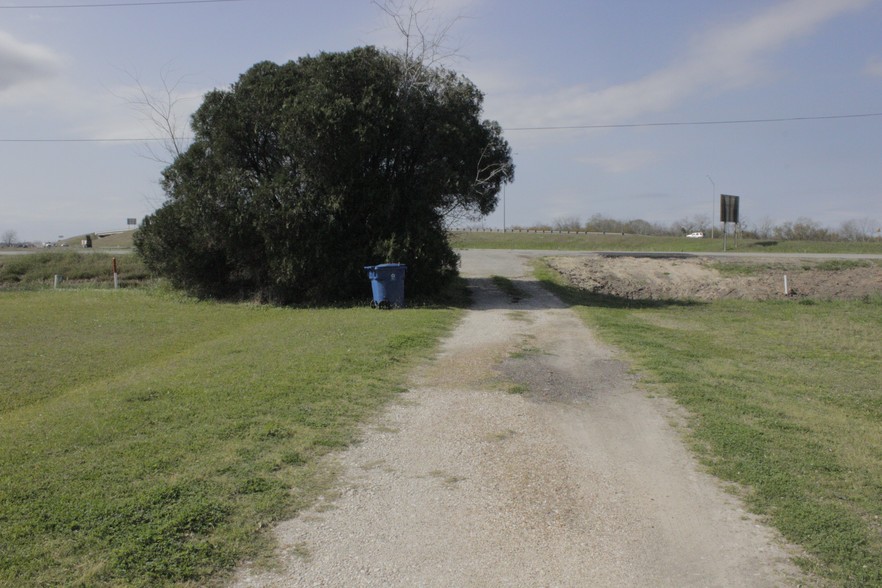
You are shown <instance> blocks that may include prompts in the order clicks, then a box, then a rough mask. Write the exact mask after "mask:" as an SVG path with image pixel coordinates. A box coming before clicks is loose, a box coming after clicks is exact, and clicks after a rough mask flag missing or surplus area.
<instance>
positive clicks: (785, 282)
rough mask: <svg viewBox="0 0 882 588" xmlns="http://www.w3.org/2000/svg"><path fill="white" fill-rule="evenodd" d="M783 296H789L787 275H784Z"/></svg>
mask: <svg viewBox="0 0 882 588" xmlns="http://www.w3.org/2000/svg"><path fill="white" fill-rule="evenodd" d="M784 296H790V289H789V288H788V287H787V274H784Z"/></svg>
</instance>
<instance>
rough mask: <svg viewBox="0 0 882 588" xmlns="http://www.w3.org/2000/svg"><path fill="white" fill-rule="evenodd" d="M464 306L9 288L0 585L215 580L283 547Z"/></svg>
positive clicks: (5, 297)
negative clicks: (364, 429)
mask: <svg viewBox="0 0 882 588" xmlns="http://www.w3.org/2000/svg"><path fill="white" fill-rule="evenodd" d="M458 314H459V311H457V310H455V309H443V308H434V309H433V308H422V309H405V310H399V311H394V312H380V311H372V310H370V309H368V308H366V307H365V308H345V309H316V310H293V309H285V308H271V307H262V306H254V305H241V304H240V305H232V304H214V303H199V302H195V301H192V300H189V299H186V298H183V297H179V296H176V295H170V294H162V293H161V292H159V291H147V290H141V289H127V290H119V291H113V290H102V289H94V288H93V289H85V288H84V289H76V290H64V291H53V290H42V291H36V292H34V291H12V292H0V332H2V333H3V339H2V342H0V357H2V358H3V361H2V362H0V383H2V390H0V447H3V451H2V452H0V532H2V538H0V585H4V586H33V585H82V586H100V585H105V586H116V585H134V586H154V585H193V584H199V585H202V584H204V583H207V582H209V581H213V580H215V579H218V578H222V577H223V575H224V573H225V572H226V571H228V570H230V569H231V568H232V567H233V566H235V565H236V563H237V562H240V561H242V560H243V558H259V557H260V556H261V555H266V554H267V553H268V552H269V547H270V543H271V540H270V539H269V537H268V533H267V530H268V528H269V526H270V524H271V523H272V522H273V521H276V520H279V519H280V518H282V517H288V516H290V515H291V514H292V513H294V512H295V511H296V510H297V509H299V508H301V507H303V506H304V505H307V504H309V503H310V502H311V501H312V500H313V499H314V498H315V496H316V495H317V493H318V492H319V491H321V489H322V488H325V487H326V486H327V485H328V484H329V483H330V482H331V480H332V476H333V472H330V471H327V470H325V469H322V468H320V467H319V465H318V461H317V460H318V459H319V458H320V457H321V456H322V455H323V454H324V453H326V452H327V451H329V450H330V449H331V448H337V447H342V446H345V445H346V444H348V443H350V442H351V441H352V440H353V437H354V435H355V434H356V431H357V425H358V423H360V422H363V421H364V419H365V418H367V417H368V416H369V415H371V414H372V413H374V412H375V411H376V410H377V409H378V407H380V406H381V405H382V404H383V403H384V402H387V401H389V400H390V398H392V397H393V396H394V394H395V393H396V392H397V391H400V390H401V389H402V383H403V381H404V378H405V375H406V372H407V370H408V369H409V367H410V366H411V365H412V363H413V362H414V360H416V359H417V358H420V357H424V356H426V355H427V354H428V353H430V352H431V350H432V349H433V348H434V346H435V343H436V341H437V339H438V337H439V336H440V335H441V334H443V333H445V332H446V331H447V330H448V329H449V328H450V327H451V325H452V324H453V322H454V320H455V319H456V317H457V316H458Z"/></svg>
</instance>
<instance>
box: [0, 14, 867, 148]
mask: <svg viewBox="0 0 882 588" xmlns="http://www.w3.org/2000/svg"><path fill="white" fill-rule="evenodd" d="M193 1H202V2H204V1H207V0H193ZM226 1H235V0H226ZM878 116H882V112H866V113H861V114H834V115H827V116H791V117H787V118H750V119H738V120H704V121H672V122H649V123H622V124H607V125H568V126H546V127H509V128H504V129H502V130H503V131H567V130H582V129H633V128H640V127H683V126H710V125H738V124H763V123H779V122H801V121H817V120H839V119H849V118H870V117H878ZM178 139H182V140H184V141H189V140H192V139H193V137H178ZM167 140H168V138H164V137H141V138H128V139H86V138H71V139H62V138H45V139H27V138H23V139H4V138H0V143H146V142H153V141H167Z"/></svg>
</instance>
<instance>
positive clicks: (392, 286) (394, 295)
mask: <svg viewBox="0 0 882 588" xmlns="http://www.w3.org/2000/svg"><path fill="white" fill-rule="evenodd" d="M364 269H366V270H367V273H368V278H370V280H371V288H372V289H373V293H374V299H373V300H372V301H371V307H373V308H402V307H403V306H404V274H405V272H406V271H407V266H406V265H404V264H403V263H384V264H381V265H366V266H364Z"/></svg>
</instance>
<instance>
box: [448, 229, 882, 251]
mask: <svg viewBox="0 0 882 588" xmlns="http://www.w3.org/2000/svg"><path fill="white" fill-rule="evenodd" d="M451 243H452V244H453V246H454V247H457V248H460V249H538V250H546V249H547V250H558V251H674V252H686V253H689V252H694V253H700V252H722V251H723V240H722V239H720V238H717V239H687V238H686V237H649V236H643V235H621V234H619V233H609V234H606V235H602V234H597V233H590V234H585V233H582V234H575V233H573V234H566V233H562V234H557V233H510V232H509V233H483V232H474V233H473V232H455V233H452V234H451ZM727 251H730V252H739V253H875V254H882V241H876V242H867V243H856V242H855V243H852V242H828V241H756V240H751V239H743V240H742V239H739V240H738V247H737V248H735V246H734V242H733V240H732V238H731V237H730V238H729V244H728V248H727Z"/></svg>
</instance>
